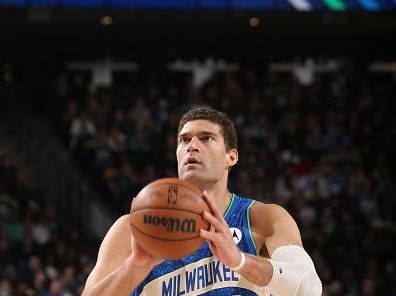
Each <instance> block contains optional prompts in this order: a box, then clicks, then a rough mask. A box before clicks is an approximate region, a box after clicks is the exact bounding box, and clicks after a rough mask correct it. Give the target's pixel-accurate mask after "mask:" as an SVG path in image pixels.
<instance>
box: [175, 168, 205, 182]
mask: <svg viewBox="0 0 396 296" xmlns="http://www.w3.org/2000/svg"><path fill="white" fill-rule="evenodd" d="M180 179H183V180H186V181H190V182H193V183H196V182H198V183H201V182H203V181H204V180H205V174H204V173H202V172H199V171H197V170H187V171H184V172H183V173H182V175H181V177H180Z"/></svg>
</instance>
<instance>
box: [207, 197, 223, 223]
mask: <svg viewBox="0 0 396 296" xmlns="http://www.w3.org/2000/svg"><path fill="white" fill-rule="evenodd" d="M203 197H204V199H205V201H206V203H207V204H208V205H209V207H210V210H211V211H212V214H213V216H215V217H223V216H222V215H220V212H219V210H218V209H217V207H216V205H215V204H214V202H213V201H212V199H211V198H210V197H209V194H208V192H206V191H204V192H203Z"/></svg>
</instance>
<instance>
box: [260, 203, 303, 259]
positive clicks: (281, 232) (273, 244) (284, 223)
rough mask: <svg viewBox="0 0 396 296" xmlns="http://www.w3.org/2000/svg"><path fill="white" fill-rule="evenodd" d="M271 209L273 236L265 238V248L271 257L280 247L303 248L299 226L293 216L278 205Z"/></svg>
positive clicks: (272, 206)
mask: <svg viewBox="0 0 396 296" xmlns="http://www.w3.org/2000/svg"><path fill="white" fill-rule="evenodd" d="M268 206H270V207H271V212H272V214H271V221H270V223H271V224H272V235H270V236H268V237H266V238H265V246H266V247H267V250H268V253H269V255H272V253H273V252H274V251H275V249H277V248H278V247H280V246H285V245H286V246H287V245H297V246H302V241H301V235H300V231H299V229H298V226H297V224H296V222H295V221H294V219H293V218H292V216H290V214H289V213H288V212H287V211H286V210H285V209H284V208H282V207H280V206H278V205H268Z"/></svg>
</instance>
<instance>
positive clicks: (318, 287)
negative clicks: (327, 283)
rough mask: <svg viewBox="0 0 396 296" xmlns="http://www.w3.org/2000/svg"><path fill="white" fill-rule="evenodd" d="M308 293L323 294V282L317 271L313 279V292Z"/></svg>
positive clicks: (314, 295)
mask: <svg viewBox="0 0 396 296" xmlns="http://www.w3.org/2000/svg"><path fill="white" fill-rule="evenodd" d="M308 295H309V296H321V295H322V282H321V280H320V278H319V277H318V275H317V274H316V273H315V277H314V279H313V283H312V289H311V292H310V293H309V294H308Z"/></svg>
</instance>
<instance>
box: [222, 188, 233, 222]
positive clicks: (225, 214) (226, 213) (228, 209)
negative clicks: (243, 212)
mask: <svg viewBox="0 0 396 296" xmlns="http://www.w3.org/2000/svg"><path fill="white" fill-rule="evenodd" d="M234 199H235V195H234V193H232V195H231V201H230V203H229V204H228V207H227V210H226V211H225V213H224V219H227V215H228V213H229V212H230V209H231V207H232V205H233V204H234Z"/></svg>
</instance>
